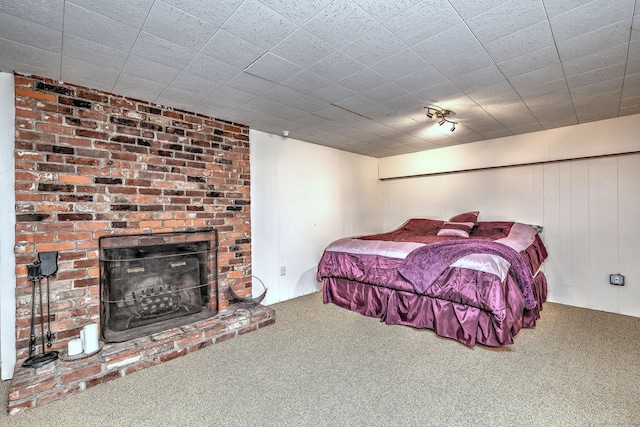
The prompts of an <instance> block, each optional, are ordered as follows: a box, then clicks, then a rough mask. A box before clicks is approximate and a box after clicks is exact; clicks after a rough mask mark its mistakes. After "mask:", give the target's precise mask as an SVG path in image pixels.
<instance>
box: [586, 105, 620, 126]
mask: <svg viewBox="0 0 640 427" xmlns="http://www.w3.org/2000/svg"><path fill="white" fill-rule="evenodd" d="M577 115H578V121H579V122H580V123H588V122H594V121H596V120H606V119H612V118H614V117H616V116H617V115H618V105H617V104H616V103H612V104H610V105H608V106H607V107H606V108H601V109H598V110H594V109H593V108H586V109H585V110H584V111H577Z"/></svg>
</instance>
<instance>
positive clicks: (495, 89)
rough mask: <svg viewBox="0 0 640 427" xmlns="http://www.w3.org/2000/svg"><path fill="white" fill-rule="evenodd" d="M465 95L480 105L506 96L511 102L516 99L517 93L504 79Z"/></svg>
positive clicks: (479, 87)
mask: <svg viewBox="0 0 640 427" xmlns="http://www.w3.org/2000/svg"><path fill="white" fill-rule="evenodd" d="M467 94H468V95H469V97H470V98H471V99H473V100H474V101H475V102H476V103H478V104H480V105H482V104H484V103H486V102H489V101H491V100H492V99H495V98H496V97H506V96H508V97H509V98H510V99H511V100H512V101H513V100H515V99H516V98H517V97H518V95H517V93H516V92H515V91H514V89H513V87H512V86H511V84H509V82H508V81H507V80H506V79H503V80H500V81H498V82H497V83H493V84H489V85H486V86H478V88H477V89H475V90H473V91H470V92H467Z"/></svg>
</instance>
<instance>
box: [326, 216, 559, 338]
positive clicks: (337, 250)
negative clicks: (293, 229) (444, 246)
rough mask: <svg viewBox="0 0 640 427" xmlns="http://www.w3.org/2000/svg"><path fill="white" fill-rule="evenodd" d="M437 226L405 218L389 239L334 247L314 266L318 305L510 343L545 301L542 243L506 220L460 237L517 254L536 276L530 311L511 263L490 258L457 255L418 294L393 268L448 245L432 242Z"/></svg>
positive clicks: (532, 320)
mask: <svg viewBox="0 0 640 427" xmlns="http://www.w3.org/2000/svg"><path fill="white" fill-rule="evenodd" d="M442 223H443V222H442V221H433V220H410V221H408V222H407V223H406V224H404V225H403V226H402V227H400V228H399V229H397V230H395V231H394V232H391V233H385V234H381V235H376V236H365V237H359V238H347V239H340V240H338V241H336V242H333V243H332V244H330V245H329V246H328V247H327V248H326V250H325V252H324V254H323V256H322V259H321V261H320V263H319V265H318V272H317V278H318V281H321V280H323V279H324V280H325V284H324V301H325V302H333V303H336V304H337V305H340V306H342V307H345V308H348V309H350V310H353V311H356V312H359V313H361V314H364V315H367V316H373V317H378V318H380V319H381V320H383V321H385V322H387V323H390V324H403V325H409V326H413V327H418V328H429V329H433V330H434V331H436V333H438V334H439V335H441V336H446V337H449V338H453V339H457V340H458V341H460V342H463V343H464V344H466V345H470V346H472V345H474V344H475V343H476V342H480V343H483V344H486V345H494V346H498V345H505V344H510V343H512V342H513V336H514V335H515V334H516V333H517V332H518V331H519V330H520V328H521V327H523V326H525V327H528V326H533V325H535V320H536V319H537V318H538V317H539V311H540V309H541V304H542V302H543V301H544V300H545V299H546V279H545V278H544V275H543V274H542V272H538V268H539V267H540V265H541V264H542V262H543V261H544V259H545V258H546V257H547V252H546V249H545V248H544V245H543V244H542V241H541V240H540V238H539V236H538V235H537V233H536V231H535V230H534V229H533V228H532V227H530V226H528V225H524V224H519V223H513V222H511V223H508V222H499V223H496V222H494V223H479V226H478V227H476V228H474V230H473V231H472V233H471V239H465V240H466V241H467V242H470V241H472V240H473V239H479V240H485V241H486V240H490V241H494V242H498V243H500V244H502V245H505V246H507V247H508V248H511V249H512V250H513V251H515V252H517V253H519V254H520V255H521V256H522V261H523V265H525V266H526V267H527V268H528V269H529V270H530V272H529V274H530V275H531V276H530V277H533V276H534V275H535V278H534V280H533V282H532V283H531V289H532V293H533V295H532V298H534V299H535V301H537V307H535V308H534V309H532V310H528V309H525V298H524V297H523V294H522V291H521V290H520V286H519V285H518V282H517V277H516V275H515V274H514V269H513V268H512V266H511V264H510V263H509V262H507V260H505V259H504V258H503V257H501V256H498V255H496V254H486V253H471V254H469V255H466V256H463V257H462V258H459V259H457V260H455V261H454V262H452V263H451V265H449V266H447V267H446V268H445V269H444V271H442V273H441V274H440V275H439V276H438V277H437V278H436V279H435V280H434V281H433V283H432V284H431V285H430V286H427V287H426V289H424V292H417V291H416V288H415V286H414V284H412V283H410V282H409V281H408V280H406V278H405V277H403V276H402V275H401V274H400V272H399V268H401V266H402V265H403V264H404V262H405V259H406V258H407V257H408V256H409V254H410V253H412V252H414V251H416V250H419V248H422V247H424V246H425V245H426V244H428V243H434V242H438V241H450V240H452V238H444V239H443V238H439V237H437V236H436V234H437V230H438V229H439V226H440V225H442ZM412 233H414V235H415V236H414V238H411V234H412ZM416 233H417V234H416ZM474 234H475V235H474ZM471 252H473V251H471ZM536 273H537V274H536ZM530 305H536V304H535V303H534V304H530Z"/></svg>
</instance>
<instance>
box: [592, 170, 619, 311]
mask: <svg viewBox="0 0 640 427" xmlns="http://www.w3.org/2000/svg"><path fill="white" fill-rule="evenodd" d="M617 182H618V159H617V158H613V157H612V158H602V159H594V160H589V178H588V181H587V183H588V191H589V211H588V226H589V229H588V236H589V244H588V246H589V262H588V264H587V266H586V267H587V271H588V272H589V307H590V308H594V309H597V310H604V311H612V312H617V311H618V299H619V291H620V289H621V288H618V287H615V286H613V285H610V284H609V274H610V273H614V272H615V270H616V268H617V265H618V232H617V231H618V183H617Z"/></svg>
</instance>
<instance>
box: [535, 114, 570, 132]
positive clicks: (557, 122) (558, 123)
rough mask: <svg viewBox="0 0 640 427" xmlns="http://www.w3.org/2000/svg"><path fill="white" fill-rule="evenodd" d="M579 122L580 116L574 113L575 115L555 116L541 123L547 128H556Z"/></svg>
mask: <svg viewBox="0 0 640 427" xmlns="http://www.w3.org/2000/svg"><path fill="white" fill-rule="evenodd" d="M578 123H579V121H578V117H577V116H576V115H575V114H574V115H573V116H555V117H554V118H553V119H549V120H545V121H544V122H542V123H541V124H542V126H543V127H544V128H545V129H555V128H560V127H564V126H573V125H577V124H578Z"/></svg>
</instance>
